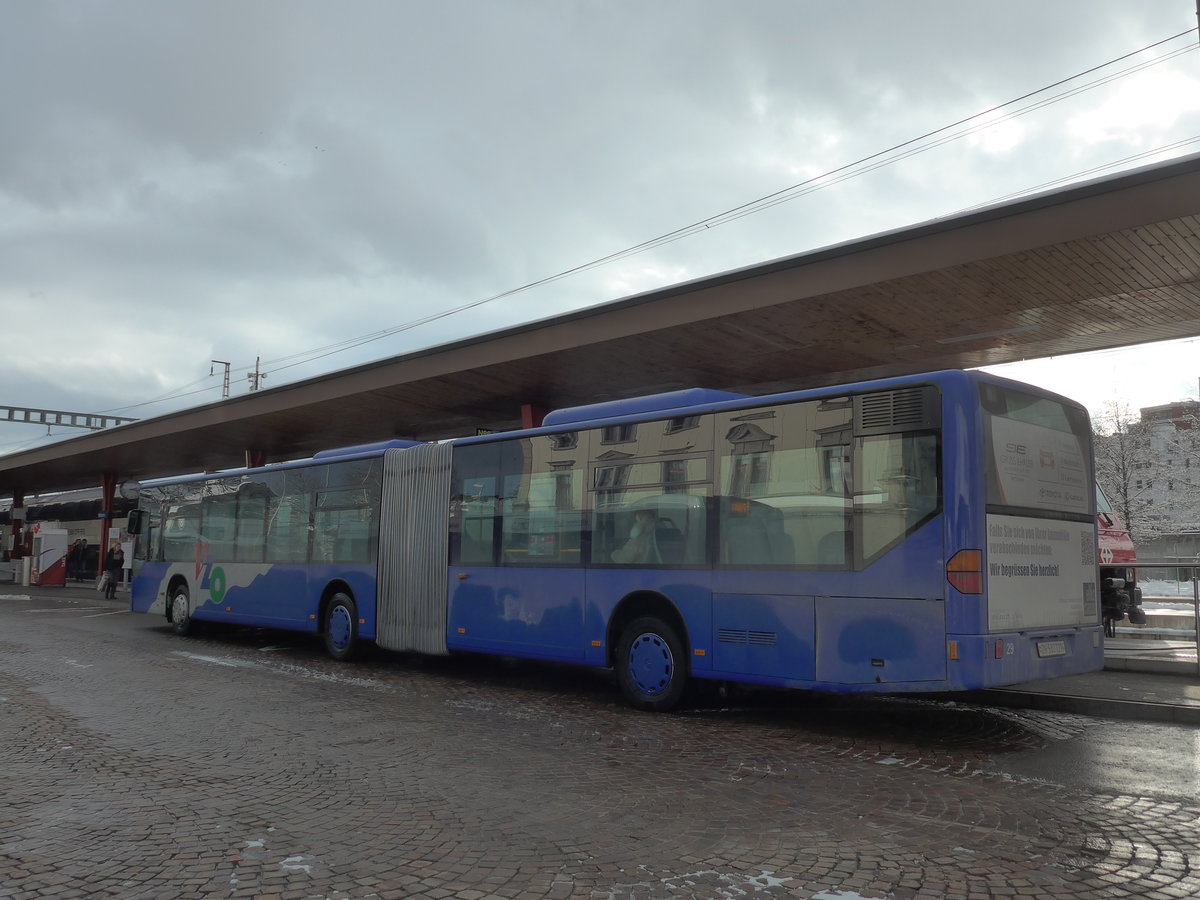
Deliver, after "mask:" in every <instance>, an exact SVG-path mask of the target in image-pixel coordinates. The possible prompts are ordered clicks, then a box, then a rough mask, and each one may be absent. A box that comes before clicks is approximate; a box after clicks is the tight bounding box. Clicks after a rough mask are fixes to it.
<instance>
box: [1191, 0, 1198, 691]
mask: <svg viewBox="0 0 1200 900" xmlns="http://www.w3.org/2000/svg"><path fill="white" fill-rule="evenodd" d="M1197 2H1200V0H1197ZM1192 615H1193V616H1194V617H1195V618H1193V619H1192V627H1193V628H1194V630H1195V632H1196V677H1197V678H1200V572H1198V571H1197V570H1196V567H1195V566H1193V567H1192Z"/></svg>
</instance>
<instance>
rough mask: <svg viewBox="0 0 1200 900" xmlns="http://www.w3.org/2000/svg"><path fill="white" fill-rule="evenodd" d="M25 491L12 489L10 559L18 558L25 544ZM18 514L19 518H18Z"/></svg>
mask: <svg viewBox="0 0 1200 900" xmlns="http://www.w3.org/2000/svg"><path fill="white" fill-rule="evenodd" d="M24 510H25V492H24V491H18V490H14V491H13V498H12V553H11V558H12V559H20V558H21V556H22V555H23V553H22V548H23V547H24V546H25V537H24V531H25V512H24ZM18 514H19V515H20V518H18Z"/></svg>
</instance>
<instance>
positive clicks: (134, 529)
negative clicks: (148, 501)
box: [125, 509, 146, 534]
mask: <svg viewBox="0 0 1200 900" xmlns="http://www.w3.org/2000/svg"><path fill="white" fill-rule="evenodd" d="M145 525H146V511H145V510H144V509H135V510H133V511H132V512H131V513H130V514H129V524H128V525H127V526H126V528H125V530H126V531H128V532H129V533H130V534H141V533H142V530H143V528H144V527H145Z"/></svg>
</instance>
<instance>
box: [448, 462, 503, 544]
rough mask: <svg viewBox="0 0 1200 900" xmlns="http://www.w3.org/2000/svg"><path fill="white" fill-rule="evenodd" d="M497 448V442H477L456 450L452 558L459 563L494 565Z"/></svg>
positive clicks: (451, 516)
mask: <svg viewBox="0 0 1200 900" xmlns="http://www.w3.org/2000/svg"><path fill="white" fill-rule="evenodd" d="M497 447H498V445H497V444H475V445H467V446H465V447H456V448H455V449H454V463H453V473H452V475H451V479H452V481H451V484H452V487H451V497H450V558H451V561H452V562H453V563H455V564H457V565H464V566H490V565H494V564H495V561H496V538H497V535H496V531H497V528H496V526H497V524H498V522H499V515H500V509H499V499H498V496H497V491H498V488H499V484H498V482H499V478H498V474H497V472H498V468H499V453H498V450H497Z"/></svg>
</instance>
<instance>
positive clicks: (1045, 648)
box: [1037, 641, 1067, 659]
mask: <svg viewBox="0 0 1200 900" xmlns="http://www.w3.org/2000/svg"><path fill="white" fill-rule="evenodd" d="M1037 650H1038V656H1040V657H1041V658H1042V659H1045V658H1046V657H1048V656H1066V655H1067V642H1066V641H1042V642H1041V643H1039V644H1038V645H1037Z"/></svg>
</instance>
